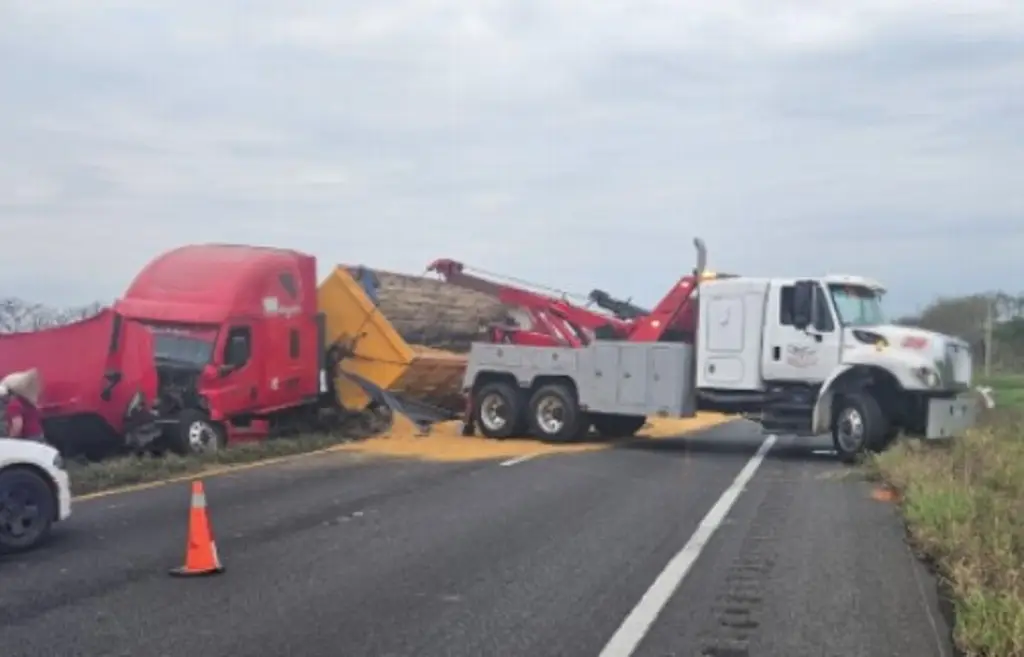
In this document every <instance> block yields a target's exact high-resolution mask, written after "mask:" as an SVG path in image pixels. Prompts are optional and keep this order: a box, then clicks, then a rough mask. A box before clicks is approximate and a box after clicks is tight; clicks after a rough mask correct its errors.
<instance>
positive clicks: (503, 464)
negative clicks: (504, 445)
mask: <svg viewBox="0 0 1024 657" xmlns="http://www.w3.org/2000/svg"><path fill="white" fill-rule="evenodd" d="M535 456H540V452H534V453H533V454H523V455H522V456H517V457H515V458H514V459H509V460H507V461H502V462H501V463H500V464H499V465H501V467H503V468H507V467H508V466H510V465H519V464H520V463H522V462H523V461H529V460H530V459H532V458H533V457H535Z"/></svg>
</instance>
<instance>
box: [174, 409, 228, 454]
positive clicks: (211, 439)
mask: <svg viewBox="0 0 1024 657" xmlns="http://www.w3.org/2000/svg"><path fill="white" fill-rule="evenodd" d="M225 442H226V436H225V432H224V427H223V425H221V424H220V423H219V422H214V421H213V420H211V419H210V416H209V415H207V414H206V413H204V412H202V411H199V410H195V409H187V410H184V411H182V412H181V414H180V415H179V416H178V426H177V430H176V431H175V432H174V434H173V435H172V436H171V449H172V450H174V451H175V452H176V453H178V454H181V455H182V456H187V455H189V454H208V453H210V452H216V451H217V450H219V449H221V448H222V447H224V443H225Z"/></svg>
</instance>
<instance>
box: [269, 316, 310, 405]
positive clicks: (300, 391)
mask: <svg viewBox="0 0 1024 657" xmlns="http://www.w3.org/2000/svg"><path fill="white" fill-rule="evenodd" d="M307 327H308V328H307ZM266 329H267V332H268V335H267V344H268V345H269V346H270V348H269V349H268V351H267V358H266V363H265V370H264V373H263V383H262V385H263V390H264V394H265V399H266V402H265V404H264V405H265V406H267V407H271V408H279V407H285V406H295V405H298V404H300V403H302V402H304V401H308V400H309V399H310V398H311V397H315V396H316V394H317V392H318V390H319V371H318V370H317V356H318V352H317V348H318V344H317V337H318V335H317V332H316V327H315V324H314V322H312V321H310V319H309V318H307V317H305V316H300V315H296V316H293V317H275V318H273V319H270V320H268V321H267V322H266Z"/></svg>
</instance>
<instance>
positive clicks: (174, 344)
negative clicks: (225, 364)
mask: <svg viewBox="0 0 1024 657" xmlns="http://www.w3.org/2000/svg"><path fill="white" fill-rule="evenodd" d="M213 345H214V339H213V338H212V337H206V336H202V335H199V336H197V335H189V334H187V333H170V332H163V331H160V332H157V331H154V332H153V356H154V357H155V358H156V360H157V361H164V362H169V363H180V364H182V365H194V366H196V367H202V366H204V365H206V364H207V363H209V362H210V359H211V357H212V356H213Z"/></svg>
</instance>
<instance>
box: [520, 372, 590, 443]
mask: <svg viewBox="0 0 1024 657" xmlns="http://www.w3.org/2000/svg"><path fill="white" fill-rule="evenodd" d="M529 423H530V433H531V434H532V435H534V436H535V437H537V438H540V439H541V440H544V441H550V442H556V443H565V442H570V441H572V440H577V439H578V438H582V437H583V435H584V434H585V432H586V430H587V429H588V428H589V427H590V418H588V417H587V415H586V413H584V412H583V411H582V410H581V409H580V406H579V402H578V401H577V400H576V394H575V392H573V390H572V389H571V388H569V386H567V385H565V384H563V383H550V384H548V385H544V386H541V387H540V388H538V389H537V391H536V392H535V393H533V396H532V397H530V405H529Z"/></svg>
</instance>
